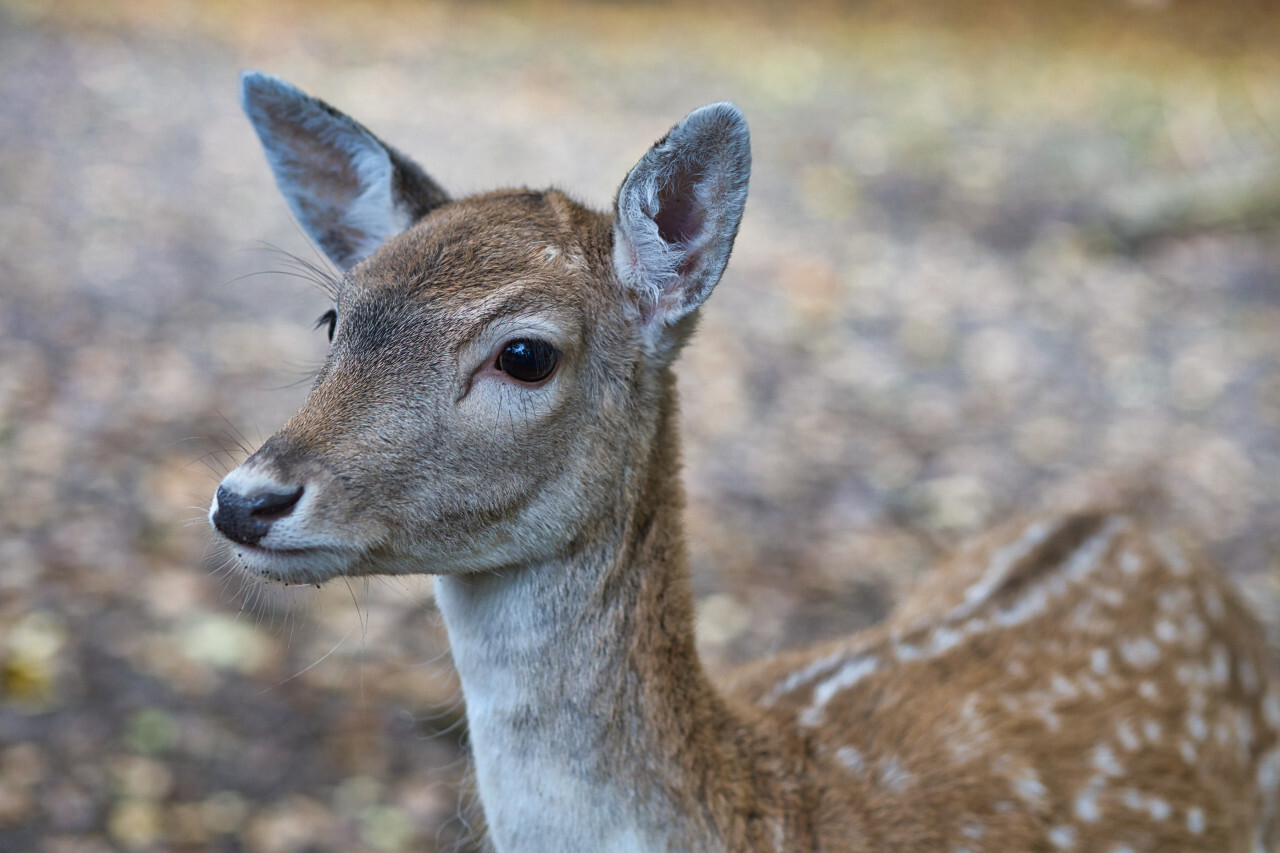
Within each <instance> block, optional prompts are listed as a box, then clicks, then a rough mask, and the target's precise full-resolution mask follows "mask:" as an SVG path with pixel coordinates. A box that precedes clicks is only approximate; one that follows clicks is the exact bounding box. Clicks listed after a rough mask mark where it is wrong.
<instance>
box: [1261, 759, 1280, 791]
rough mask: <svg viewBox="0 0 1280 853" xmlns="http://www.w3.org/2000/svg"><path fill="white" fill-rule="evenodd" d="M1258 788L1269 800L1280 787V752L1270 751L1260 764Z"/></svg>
mask: <svg viewBox="0 0 1280 853" xmlns="http://www.w3.org/2000/svg"><path fill="white" fill-rule="evenodd" d="M1258 787H1259V788H1261V789H1262V790H1263V792H1264V793H1265V794H1266V795H1267V797H1268V798H1270V797H1272V796H1274V795H1275V793H1276V789H1277V787H1280V751H1277V750H1274V749H1272V750H1268V751H1267V754H1266V755H1264V756H1262V760H1261V761H1259V762H1258Z"/></svg>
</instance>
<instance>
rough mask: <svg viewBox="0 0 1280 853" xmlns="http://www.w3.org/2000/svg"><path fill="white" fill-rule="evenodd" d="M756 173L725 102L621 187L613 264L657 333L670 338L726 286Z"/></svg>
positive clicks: (741, 124)
mask: <svg viewBox="0 0 1280 853" xmlns="http://www.w3.org/2000/svg"><path fill="white" fill-rule="evenodd" d="M750 174H751V140H750V134H749V132H748V131H747V122H746V119H744V118H743V117H742V113H741V112H740V111H739V110H738V108H737V107H735V106H734V105H733V104H730V103H727V102H724V103H719V104H712V105H710V106H706V107H703V108H702V109H700V110H695V111H694V112H692V113H690V114H689V116H688V117H687V118H685V120H684V121H682V122H680V123H679V124H677V125H676V126H675V127H673V128H672V129H671V131H670V132H669V133H668V134H667V135H666V136H664V137H663V138H662V139H660V140H658V141H657V142H656V143H655V144H654V146H653V147H652V148H650V149H649V151H648V153H646V154H645V155H644V157H642V158H641V159H640V162H639V163H637V164H636V166H635V168H633V169H632V170H631V173H630V174H629V175H627V178H626V180H625V181H623V183H622V188H621V189H620V190H619V191H618V199H617V203H616V208H617V215H616V219H615V220H614V226H613V234H614V246H613V263H614V267H615V269H616V271H617V273H618V277H619V278H620V279H621V281H622V283H623V284H624V285H626V286H627V287H630V288H631V289H633V290H634V291H636V292H637V293H638V294H639V296H640V303H641V306H642V308H643V310H644V314H645V318H646V323H647V326H648V327H649V328H650V329H652V330H653V331H654V332H655V333H657V334H658V335H660V336H661V335H664V334H666V335H669V334H672V333H673V331H669V330H673V329H674V327H676V324H677V323H678V321H680V320H681V319H682V318H684V317H685V316H686V315H688V314H689V313H690V312H692V311H693V310H694V309H695V308H697V307H698V306H699V305H701V304H702V302H703V301H704V300H705V299H706V298H707V297H708V296H710V295H711V290H712V288H714V287H715V286H716V282H718V281H719V280H720V276H721V274H723V273H724V268H725V264H727V263H728V262H729V252H730V251H731V250H732V249H733V239H734V237H735V236H736V235H737V233H738V223H739V222H740V221H741V220H742V209H743V207H744V205H745V204H746V201H747V179H748V177H749V176H750Z"/></svg>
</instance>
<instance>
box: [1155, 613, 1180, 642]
mask: <svg viewBox="0 0 1280 853" xmlns="http://www.w3.org/2000/svg"><path fill="white" fill-rule="evenodd" d="M1156 639H1157V640H1159V641H1160V642H1162V643H1172V642H1173V641H1174V640H1176V639H1178V629H1177V627H1175V626H1174V624H1173V623H1172V622H1170V621H1169V620H1168V619H1161V620H1159V621H1158V622H1156Z"/></svg>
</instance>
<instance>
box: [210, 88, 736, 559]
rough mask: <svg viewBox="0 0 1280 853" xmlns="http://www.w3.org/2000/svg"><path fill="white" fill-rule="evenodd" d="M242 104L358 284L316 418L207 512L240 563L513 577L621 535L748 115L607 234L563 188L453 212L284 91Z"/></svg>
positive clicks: (337, 260)
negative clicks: (600, 536) (604, 530)
mask: <svg viewBox="0 0 1280 853" xmlns="http://www.w3.org/2000/svg"><path fill="white" fill-rule="evenodd" d="M242 95H243V100H244V106H245V109H246V112H248V114H249V117H250V119H251V120H252V122H253V124H254V127H255V129H256V130H257V132H258V135H259V137H260V138H261V140H262V142H263V146H264V148H265V149H266V152H267V159H268V161H269V162H270V164H271V166H272V168H273V170H274V172H275V176H276V181H277V183H278V184H279V186H280V188H281V190H282V191H283V193H284V195H285V198H286V200H287V201H288V202H289V204H290V206H291V208H292V209H293V212H294V214H295V216H297V217H298V220H299V221H300V222H301V224H302V225H303V227H304V228H305V229H306V230H307V231H308V233H309V234H310V235H311V236H312V238H313V239H314V240H315V241H316V243H317V244H318V245H319V246H320V247H321V248H322V249H323V250H324V251H325V252H326V254H328V256H329V258H330V259H331V260H332V261H333V262H334V264H335V265H336V266H338V267H339V268H341V269H343V270H344V272H345V275H344V277H343V279H342V282H341V285H340V287H339V288H338V295H337V300H336V304H335V305H334V307H333V310H332V311H331V312H330V313H329V314H326V316H325V318H323V319H324V320H325V321H326V324H327V325H328V326H329V328H330V332H331V339H332V343H331V349H330V352H329V356H328V359H327V360H326V362H325V365H324V367H323V369H322V370H321V372H320V374H319V376H318V377H317V379H316V383H315V386H314V387H313V388H312V390H311V394H310V396H309V397H308V398H307V401H306V403H305V404H304V405H303V407H302V409H301V410H300V411H299V412H298V413H297V414H296V415H295V416H294V417H293V418H291V419H290V420H289V422H288V423H286V424H285V425H284V427H283V428H282V429H281V430H280V432H278V433H277V434H275V435H274V436H272V437H271V438H270V439H269V440H268V441H267V442H266V443H265V444H264V445H263V446H262V447H261V448H260V449H259V450H258V451H257V452H256V453H254V454H253V455H252V456H251V457H250V458H249V459H248V460H246V461H245V463H244V464H243V465H241V466H240V467H239V468H237V469H236V470H234V471H232V472H231V473H230V474H228V475H227V477H226V478H225V479H224V480H223V482H222V485H221V486H220V488H219V489H218V493H217V496H216V498H215V500H214V504H213V507H212V509H211V510H210V520H211V522H212V523H213V525H214V527H215V528H216V529H217V530H218V532H219V533H221V534H222V535H223V536H224V537H225V538H226V539H227V540H229V542H230V544H231V547H232V548H233V550H234V552H235V554H236V556H237V557H238V558H239V560H240V562H241V564H242V565H243V566H244V567H245V568H246V569H248V570H249V571H251V572H253V573H255V574H259V575H262V576H264V577H268V578H273V579H277V580H282V581H286V582H293V583H313V582H318V581H323V580H325V579H328V578H330V577H333V576H335V575H339V574H346V575H361V574H375V573H391V574H395V573H403V572H422V571H427V572H435V573H459V572H474V571H485V570H502V569H506V568H512V567H516V566H519V565H521V564H526V563H530V562H535V561H544V560H547V559H549V558H550V557H552V556H553V555H555V554H559V553H564V552H565V551H566V550H567V549H569V548H570V547H572V546H573V545H574V544H575V543H578V544H583V543H587V542H589V541H591V539H592V537H591V536H590V535H588V533H589V531H590V530H591V529H592V528H593V526H596V525H600V524H609V523H618V519H617V515H618V513H620V512H621V511H622V509H621V508H622V507H625V506H627V505H629V504H633V503H634V501H635V495H634V494H632V493H630V492H631V491H633V490H634V484H633V483H632V481H633V480H634V479H635V477H636V476H637V473H636V472H637V471H641V470H643V468H644V465H645V464H646V460H645V459H642V458H640V457H642V456H643V455H644V453H645V452H646V451H644V450H643V449H644V448H649V447H650V446H651V445H652V437H653V434H654V432H655V431H656V429H657V423H658V419H659V417H660V415H659V411H658V410H659V406H658V399H659V398H660V396H661V393H662V391H661V387H660V386H661V384H662V381H663V380H662V374H663V372H664V371H665V370H666V369H667V366H668V365H669V363H670V360H671V359H672V358H673V357H674V354H675V353H676V351H677V350H678V348H679V345H680V343H681V342H682V341H683V340H684V338H685V337H686V336H687V334H688V331H689V328H690V326H691V320H692V317H693V312H694V310H695V309H696V308H697V307H698V305H699V304H700V303H701V301H702V300H703V299H705V298H706V296H707V295H708V294H709V293H710V291H711V288H712V287H714V285H715V283H716V281H717V280H718V279H719V277H720V274H721V272H722V271H723V269H724V265H725V263H726V262H727V260H728V255H729V251H730V247H731V245H732V242H733V237H734V234H735V233H736V230H737V225H738V221H739V219H740V217H741V213H742V205H743V203H744V202H745V197H746V176H747V170H748V164H749V159H750V154H749V149H748V147H747V137H746V127H745V124H744V123H743V122H742V119H741V116H740V115H739V114H738V112H737V110H736V109H735V108H733V107H731V106H728V105H720V106H715V107H707V108H704V109H703V110H699V111H698V112H696V113H694V114H692V115H691V116H690V117H689V118H688V119H686V120H685V122H683V123H682V124H681V125H678V126H677V127H676V128H675V129H673V130H672V132H671V133H670V134H669V135H668V136H667V137H666V138H664V139H663V140H661V141H660V142H659V143H658V144H657V145H655V146H654V148H652V149H651V150H650V151H649V153H648V154H646V155H645V157H644V158H643V159H642V160H641V161H640V163H639V164H638V165H637V166H636V168H635V169H633V170H632V172H631V174H630V175H629V176H628V177H627V180H626V182H625V183H624V184H623V187H622V190H621V191H620V192H619V197H618V203H617V210H616V211H615V214H614V215H613V216H612V217H610V216H607V215H605V214H600V213H594V212H592V211H590V210H588V209H586V208H584V207H582V206H581V205H578V204H576V203H575V202H572V201H570V200H569V199H568V198H566V197H565V196H564V195H562V194H560V193H558V192H554V191H549V192H545V193H535V192H528V191H506V192H496V193H490V194H487V195H481V196H475V197H471V198H466V199H462V200H460V201H450V200H449V197H448V196H447V194H445V192H444V191H443V190H442V189H440V188H439V187H438V186H437V185H436V184H435V183H434V182H433V181H432V180H431V179H430V178H429V177H427V176H426V175H425V173H423V172H422V171H421V170H420V169H418V167H417V166H415V165H414V164H413V163H412V162H411V161H409V160H408V159H406V158H405V157H404V156H403V155H401V154H399V153H398V152H396V151H395V150H394V149H392V148H389V147H388V146H386V145H384V144H383V143H381V142H380V141H379V140H377V139H376V138H375V137H374V136H373V135H372V134H371V133H369V131H367V130H366V129H364V128H363V127H361V126H360V125H359V124H357V123H355V122H354V121H352V120H351V119H350V118H348V117H347V116H345V115H343V114H341V113H339V112H337V111H336V110H334V109H333V108H332V107H329V106H328V105H327V104H324V103H322V102H320V101H316V100H315V99H312V98H309V97H307V96H306V95H305V94H303V93H302V92H300V91H298V90H297V89H294V88H293V87H292V86H289V85H288V84H286V83H283V82H282V81H280V80H277V79H275V78H273V77H268V76H266V75H261V74H248V75H245V77H244V79H243V91H242Z"/></svg>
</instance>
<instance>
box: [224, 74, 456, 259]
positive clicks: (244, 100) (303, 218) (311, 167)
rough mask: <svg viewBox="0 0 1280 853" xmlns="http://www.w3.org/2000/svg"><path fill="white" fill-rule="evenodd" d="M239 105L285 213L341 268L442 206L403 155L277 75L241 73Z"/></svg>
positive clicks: (439, 195)
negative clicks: (259, 145) (271, 174)
mask: <svg viewBox="0 0 1280 853" xmlns="http://www.w3.org/2000/svg"><path fill="white" fill-rule="evenodd" d="M240 101H241V104H242V105H243V106H244V111H245V114H246V115H248V116H249V121H251V122H252V123H253V129H254V130H256V131H257V132H258V138H259V139H261V140H262V147H263V149H264V150H265V151H266V154H267V162H268V163H270V164H271V170H272V172H274V173H275V178H276V185H277V186H279V187H280V192H282V193H283V194H284V197H285V201H287V202H288V203H289V209H290V210H292V211H293V215H294V216H295V217H297V219H298V222H299V223H300V224H301V225H302V227H303V228H304V229H306V232H307V233H308V234H309V235H310V236H311V239H312V240H314V241H315V242H316V244H317V245H318V246H320V248H321V249H323V250H324V253H325V254H326V255H328V256H329V259H330V260H332V261H333V262H334V264H336V265H337V266H338V267H339V268H340V269H342V270H348V269H350V268H351V267H353V266H355V265H356V264H357V263H359V262H360V261H362V260H364V259H365V258H367V257H368V256H369V255H371V254H373V252H374V251H375V250H376V249H377V248H378V247H379V246H381V245H382V243H383V242H384V241H385V240H386V239H387V238H388V237H391V236H393V235H395V234H398V233H399V232H401V231H403V230H404V229H405V228H408V227H409V226H410V225H412V224H413V223H414V222H416V221H417V220H418V219H420V218H422V217H423V216H425V215H426V213H427V212H428V211H430V210H431V209H432V208H435V207H439V206H440V205H442V204H445V203H447V202H448V201H449V196H448V195H447V194H446V193H445V191H444V190H442V189H441V188H440V186H439V185H438V184H436V182H435V181H433V180H431V178H429V177H427V175H426V174H425V173H424V172H423V171H422V170H421V169H420V168H418V166H417V165H416V164H415V163H414V162H413V161H411V160H410V159H409V158H407V157H405V156H404V155H403V154H401V153H400V152H398V151H396V150H395V149H394V148H392V147H390V146H389V145H385V144H383V143H382V142H381V141H379V140H378V138H377V137H376V136H374V135H373V134H372V133H370V132H369V131H368V130H366V129H365V128H364V127H362V126H361V125H360V124H358V123H357V122H355V121H354V120H352V119H351V118H349V117H348V116H346V115H344V114H343V113H341V112H338V111H337V110H335V109H334V108H333V107H331V106H329V105H328V104H326V103H325V102H324V101H321V100H318V99H316V98H312V97H309V96H308V95H307V94H306V93H304V92H302V91H301V90H299V89H297V88H295V87H293V86H291V85H289V84H288V83H286V82H284V81H283V80H281V79H280V78H278V77H273V76H272V75H270V74H263V73H261V72H258V71H246V72H244V74H242V75H241V76H240Z"/></svg>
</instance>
